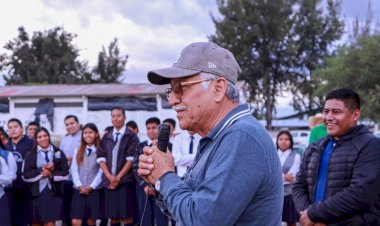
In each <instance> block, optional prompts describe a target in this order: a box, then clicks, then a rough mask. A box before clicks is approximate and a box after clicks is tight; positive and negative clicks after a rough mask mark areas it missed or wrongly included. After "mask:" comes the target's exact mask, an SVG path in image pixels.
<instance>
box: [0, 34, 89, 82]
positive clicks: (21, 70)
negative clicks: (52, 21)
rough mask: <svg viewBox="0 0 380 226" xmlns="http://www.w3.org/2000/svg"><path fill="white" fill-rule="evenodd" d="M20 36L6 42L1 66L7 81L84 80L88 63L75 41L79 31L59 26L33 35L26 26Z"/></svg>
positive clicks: (0, 68) (0, 59) (0, 60)
mask: <svg viewBox="0 0 380 226" xmlns="http://www.w3.org/2000/svg"><path fill="white" fill-rule="evenodd" d="M18 32H19V34H18V36H17V37H16V38H14V39H13V40H11V41H9V42H8V43H7V44H6V45H5V47H4V48H5V49H6V50H8V51H9V52H10V53H9V54H6V53H5V54H2V55H1V58H0V70H1V71H3V72H4V71H6V73H5V75H4V74H3V77H4V80H5V81H6V84H7V85H18V84H27V83H45V84H63V83H68V84H71V83H83V82H85V80H84V79H83V75H84V74H85V71H86V67H87V63H86V62H80V61H79V60H78V59H77V58H78V56H79V50H78V49H77V48H76V47H75V46H74V45H73V44H72V41H73V39H74V38H75V37H76V35H75V34H72V33H69V32H67V31H65V30H64V29H63V28H62V27H56V28H53V29H50V30H48V31H44V32H34V34H33V36H32V38H30V37H29V35H28V33H27V32H26V31H25V29H24V28H23V27H20V28H19V29H18Z"/></svg>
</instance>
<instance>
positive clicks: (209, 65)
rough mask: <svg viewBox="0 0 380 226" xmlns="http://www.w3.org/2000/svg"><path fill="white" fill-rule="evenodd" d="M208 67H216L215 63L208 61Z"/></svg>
mask: <svg viewBox="0 0 380 226" xmlns="http://www.w3.org/2000/svg"><path fill="white" fill-rule="evenodd" d="M208 68H213V69H214V68H216V65H215V64H214V63H212V62H208Z"/></svg>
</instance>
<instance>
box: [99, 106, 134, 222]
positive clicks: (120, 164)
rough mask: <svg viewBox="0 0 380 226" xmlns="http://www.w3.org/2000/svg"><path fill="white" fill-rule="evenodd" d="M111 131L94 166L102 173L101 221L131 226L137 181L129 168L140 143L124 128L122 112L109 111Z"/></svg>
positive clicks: (120, 109) (105, 136)
mask: <svg viewBox="0 0 380 226" xmlns="http://www.w3.org/2000/svg"><path fill="white" fill-rule="evenodd" d="M111 117H112V125H113V128H112V130H110V131H109V132H108V133H106V134H105V135H104V136H103V138H102V140H101V141H100V147H101V149H99V150H98V151H97V153H96V154H97V162H98V164H99V166H100V168H101V169H102V170H103V181H102V186H103V188H104V213H102V215H103V216H104V218H110V219H111V225H120V222H122V223H124V224H126V225H128V224H131V223H133V220H134V216H135V215H136V212H137V211H138V210H137V203H136V202H137V201H136V194H135V187H136V181H135V178H134V175H133V170H132V165H133V159H134V153H135V150H136V147H137V144H138V143H139V139H138V138H137V136H136V134H134V133H133V132H132V131H130V130H129V129H128V128H127V127H126V126H125V119H126V117H125V112H124V109H122V108H119V107H115V108H113V109H112V110H111Z"/></svg>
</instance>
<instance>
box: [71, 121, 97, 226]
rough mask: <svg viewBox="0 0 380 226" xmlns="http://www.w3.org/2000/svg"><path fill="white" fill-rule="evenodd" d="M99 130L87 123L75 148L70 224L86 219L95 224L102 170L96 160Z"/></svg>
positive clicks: (72, 168) (72, 169)
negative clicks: (78, 144)
mask: <svg viewBox="0 0 380 226" xmlns="http://www.w3.org/2000/svg"><path fill="white" fill-rule="evenodd" d="M99 142H100V137H99V131H98V128H97V127H96V125H95V124H93V123H87V124H86V125H85V126H84V127H83V130H82V138H81V143H80V146H79V148H78V149H77V150H75V152H74V155H73V159H72V163H71V167H70V174H71V176H72V178H73V183H74V188H75V190H74V194H73V198H72V203H71V204H72V205H71V206H72V209H71V216H72V225H74V226H80V225H82V220H83V219H87V225H89V226H91V225H95V223H96V222H95V221H96V219H98V218H100V216H99V211H100V209H99V206H100V201H99V200H100V197H99V196H100V192H99V185H100V183H101V181H102V174H103V171H102V170H101V169H100V168H99V165H98V163H97V162H96V151H97V149H99Z"/></svg>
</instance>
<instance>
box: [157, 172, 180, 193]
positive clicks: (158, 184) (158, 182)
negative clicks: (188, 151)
mask: <svg viewBox="0 0 380 226" xmlns="http://www.w3.org/2000/svg"><path fill="white" fill-rule="evenodd" d="M169 173H175V172H173V171H168V172H166V173H164V174H162V176H161V177H160V178H158V180H156V183H155V184H154V189H156V191H158V192H160V187H161V180H162V178H163V177H164V176H166V175H168V174H169Z"/></svg>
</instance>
